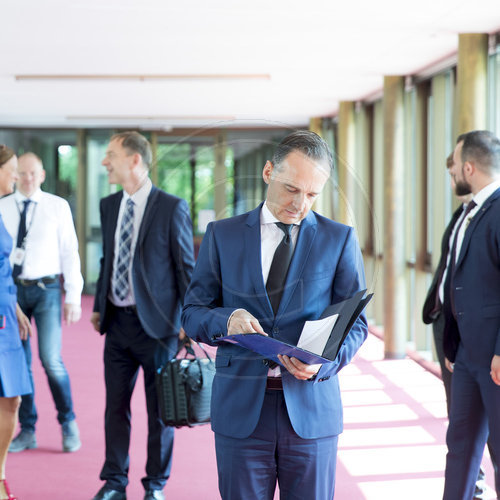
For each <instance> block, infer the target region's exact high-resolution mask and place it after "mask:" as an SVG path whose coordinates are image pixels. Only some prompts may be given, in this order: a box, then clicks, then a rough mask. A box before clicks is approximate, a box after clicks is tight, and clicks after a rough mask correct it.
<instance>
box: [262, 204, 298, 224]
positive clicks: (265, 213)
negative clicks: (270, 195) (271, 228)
mask: <svg viewBox="0 0 500 500" xmlns="http://www.w3.org/2000/svg"><path fill="white" fill-rule="evenodd" d="M276 222H280V221H279V220H278V219H277V218H276V217H275V216H274V215H273V214H272V212H271V210H269V207H268V206H267V202H264V203H263V205H262V209H261V211H260V224H261V225H264V224H276ZM301 222H302V221H299V222H297V223H295V224H293V225H294V226H300V223H301Z"/></svg>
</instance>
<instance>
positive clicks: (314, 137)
mask: <svg viewBox="0 0 500 500" xmlns="http://www.w3.org/2000/svg"><path fill="white" fill-rule="evenodd" d="M294 151H299V152H300V153H302V154H304V155H305V156H306V157H307V158H310V159H311V160H315V161H320V162H324V163H326V164H327V165H328V170H329V171H330V172H331V171H332V170H333V155H332V152H331V150H330V148H329V147H328V144H327V143H326V142H325V141H324V140H323V139H322V138H321V137H320V136H319V135H318V134H316V133H314V132H310V131H309V130H297V131H296V132H293V133H292V134H290V135H287V136H286V137H285V138H284V139H283V140H282V141H281V142H280V143H279V144H278V147H277V148H276V151H275V152H274V155H273V158H272V160H271V162H272V164H273V166H274V168H276V170H280V167H281V164H282V163H283V160H284V159H285V158H286V157H287V156H288V155H289V154H290V153H292V152H294Z"/></svg>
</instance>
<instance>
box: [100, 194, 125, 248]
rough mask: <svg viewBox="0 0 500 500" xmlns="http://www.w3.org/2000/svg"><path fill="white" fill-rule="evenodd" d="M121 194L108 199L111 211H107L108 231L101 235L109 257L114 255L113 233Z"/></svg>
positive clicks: (116, 222)
mask: <svg viewBox="0 0 500 500" xmlns="http://www.w3.org/2000/svg"><path fill="white" fill-rule="evenodd" d="M122 198H123V192H120V193H119V194H117V196H114V197H113V198H111V199H110V202H111V209H110V211H109V222H110V224H109V229H110V230H109V231H107V232H106V234H105V235H103V238H106V243H107V245H108V249H109V250H110V251H111V255H114V250H115V233H116V225H117V224H118V214H119V213H120V203H121V202H122Z"/></svg>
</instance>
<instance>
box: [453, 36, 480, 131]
mask: <svg viewBox="0 0 500 500" xmlns="http://www.w3.org/2000/svg"><path fill="white" fill-rule="evenodd" d="M487 70H488V35H486V34H482V33H462V34H460V35H458V64H457V110H458V113H457V118H458V119H457V123H458V130H457V131H456V132H457V135H459V134H463V133H464V132H469V131H470V130H478V129H485V128H486V127H487V115H486V100H487V92H486V90H487V76H488V71H487Z"/></svg>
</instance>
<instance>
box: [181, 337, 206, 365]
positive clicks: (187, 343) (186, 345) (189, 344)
mask: <svg viewBox="0 0 500 500" xmlns="http://www.w3.org/2000/svg"><path fill="white" fill-rule="evenodd" d="M193 342H194V343H195V344H196V345H197V346H198V347H199V348H200V349H201V350H202V351H203V353H204V354H205V356H206V357H207V358H208V359H209V360H210V361H213V359H212V358H211V357H210V355H209V354H208V352H207V351H206V350H205V348H204V347H203V346H202V345H201V344H200V343H199V342H196V340H191V339H190V338H189V337H185V338H184V339H183V341H182V343H181V344H180V345H179V348H178V350H177V354H176V355H175V357H177V356H178V355H179V354H180V352H181V351H182V349H185V350H186V352H185V353H184V358H187V357H188V355H189V356H192V357H193V358H196V353H195V352H194V349H193Z"/></svg>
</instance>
